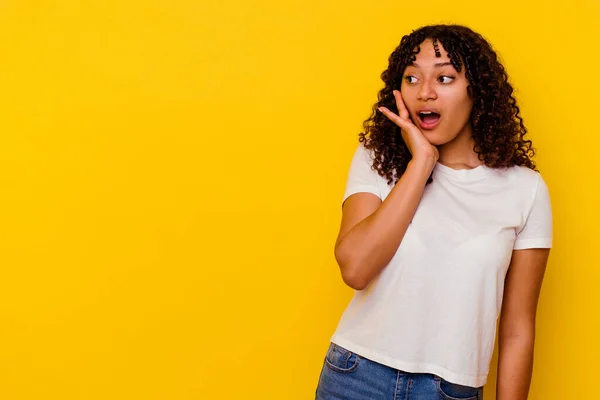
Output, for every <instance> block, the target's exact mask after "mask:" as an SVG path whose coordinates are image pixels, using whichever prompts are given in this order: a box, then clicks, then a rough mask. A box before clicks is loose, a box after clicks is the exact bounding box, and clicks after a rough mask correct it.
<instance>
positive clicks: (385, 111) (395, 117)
mask: <svg viewBox="0 0 600 400" xmlns="http://www.w3.org/2000/svg"><path fill="white" fill-rule="evenodd" d="M378 110H379V111H381V112H382V113H383V115H385V116H386V117H388V118H389V119H390V120H391V121H392V122H393V123H395V124H396V125H398V126H399V127H400V128H402V129H408V126H409V121H406V120H405V119H403V118H400V117H399V116H398V115H396V114H395V113H393V112H392V111H390V110H388V109H387V107H383V106H381V107H379V108H378Z"/></svg>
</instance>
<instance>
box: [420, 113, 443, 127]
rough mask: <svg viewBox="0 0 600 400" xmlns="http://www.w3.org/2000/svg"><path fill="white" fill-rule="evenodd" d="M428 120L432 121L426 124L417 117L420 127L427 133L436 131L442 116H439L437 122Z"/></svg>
mask: <svg viewBox="0 0 600 400" xmlns="http://www.w3.org/2000/svg"><path fill="white" fill-rule="evenodd" d="M428 119H431V121H429V122H425V121H423V120H422V119H421V118H419V117H417V120H418V121H419V125H420V126H421V129H425V130H427V131H429V130H432V129H434V128H435V127H436V126H437V125H438V124H439V123H440V120H441V119H442V116H441V115H440V116H438V117H437V118H436V119H435V120H434V119H433V118H428Z"/></svg>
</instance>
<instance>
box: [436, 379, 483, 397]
mask: <svg viewBox="0 0 600 400" xmlns="http://www.w3.org/2000/svg"><path fill="white" fill-rule="evenodd" d="M434 380H435V386H436V388H437V391H438V393H439V394H440V396H442V399H444V400H479V399H480V398H479V393H480V391H481V388H476V387H471V386H463V385H459V384H458V383H452V382H448V381H447V380H445V379H443V378H441V377H439V376H437V375H436V376H435V378H434Z"/></svg>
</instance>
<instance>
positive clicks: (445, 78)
mask: <svg viewBox="0 0 600 400" xmlns="http://www.w3.org/2000/svg"><path fill="white" fill-rule="evenodd" d="M439 79H440V82H441V83H450V82H452V81H453V80H454V77H452V76H440V78H439Z"/></svg>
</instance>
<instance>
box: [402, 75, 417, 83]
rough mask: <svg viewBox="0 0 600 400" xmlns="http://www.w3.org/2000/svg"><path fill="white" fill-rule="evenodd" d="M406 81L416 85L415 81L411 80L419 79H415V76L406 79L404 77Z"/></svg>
mask: <svg viewBox="0 0 600 400" xmlns="http://www.w3.org/2000/svg"><path fill="white" fill-rule="evenodd" d="M404 79H405V80H406V82H408V83H415V81H413V80H411V79H415V80H416V79H417V78H415V77H414V76H410V75H408V76H405V77H404Z"/></svg>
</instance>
